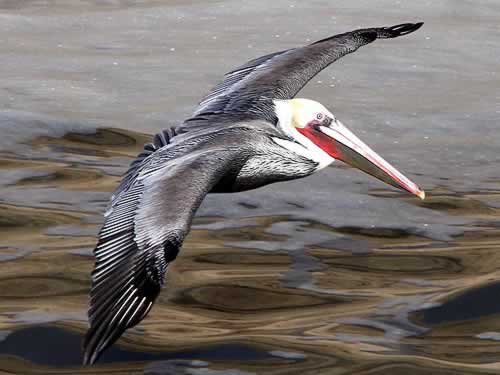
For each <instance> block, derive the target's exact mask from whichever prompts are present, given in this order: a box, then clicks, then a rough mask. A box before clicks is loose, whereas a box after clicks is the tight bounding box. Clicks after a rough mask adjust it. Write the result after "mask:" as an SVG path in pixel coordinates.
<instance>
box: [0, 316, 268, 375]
mask: <svg viewBox="0 0 500 375" xmlns="http://www.w3.org/2000/svg"><path fill="white" fill-rule="evenodd" d="M81 345H82V336H81V335H80V334H79V333H75V332H71V331H68V330H66V329H63V328H60V327H56V326H50V325H40V326H30V327H26V328H22V329H19V330H17V331H14V332H12V333H10V334H9V335H7V337H6V338H5V339H4V340H3V341H2V342H0V355H12V356H16V357H21V358H23V359H26V360H28V361H30V362H32V363H35V364H38V365H47V366H55V367H56V366H79V365H81V364H82V358H83V357H82V351H81ZM269 358H273V356H272V355H271V354H269V353H268V352H267V351H265V350H259V349H257V348H255V347H252V346H250V345H246V344H240V343H225V344H216V345H210V346H207V347H203V348H195V349H186V350H181V351H172V352H155V353H152V352H141V351H132V350H127V349H125V348H122V347H120V346H118V345H113V346H112V347H110V348H109V349H108V350H107V351H106V353H104V355H103V356H102V357H101V359H100V360H99V363H114V362H122V363H123V362H138V361H158V360H162V361H164V360H173V359H175V360H206V361H220V360H227V359H231V360H234V361H259V360H265V359H269Z"/></svg>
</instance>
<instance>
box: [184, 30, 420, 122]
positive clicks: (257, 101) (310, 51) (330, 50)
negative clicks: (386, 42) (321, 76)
mask: <svg viewBox="0 0 500 375" xmlns="http://www.w3.org/2000/svg"><path fill="white" fill-rule="evenodd" d="M421 26H422V23H415V24H412V23H406V24H401V25H395V26H391V27H379V28H368V29H360V30H354V31H350V32H348V33H344V34H338V35H334V36H332V37H329V38H326V39H322V40H319V41H317V42H314V43H312V44H310V45H307V46H304V47H299V48H294V49H289V50H285V51H280V52H275V53H271V54H269V55H265V56H262V57H259V58H257V59H254V60H251V61H249V62H248V63H246V64H244V65H242V66H241V67H239V68H237V69H235V70H233V71H231V72H229V73H227V74H226V75H225V76H224V79H223V80H222V82H220V83H219V84H217V85H216V86H215V87H214V88H213V89H212V90H211V92H209V93H208V94H207V95H206V96H205V97H204V98H203V99H202V100H201V102H200V103H199V106H198V108H197V109H196V111H195V113H194V115H195V116H198V115H205V114H207V113H208V114H213V113H218V114H220V113H224V114H228V113H229V114H231V113H237V114H238V116H242V113H249V114H250V115H249V117H252V118H256V114H257V115H260V116H257V117H258V118H260V119H265V120H270V119H269V116H268V114H267V113H266V111H267V110H268V109H269V105H270V103H269V101H272V100H273V99H291V98H293V97H294V96H295V95H296V94H297V93H298V92H299V91H300V89H302V87H304V85H305V84H306V83H307V82H309V80H310V79H312V78H313V77H314V76H315V75H316V74H318V73H319V72H320V71H321V70H323V69H324V68H326V67H327V66H328V65H330V64H331V63H333V62H335V61H336V60H338V59H339V58H341V57H343V56H345V55H347V54H349V53H352V52H354V51H356V50H357V49H358V48H359V47H361V46H363V45H366V44H368V43H371V42H373V41H374V40H376V39H385V38H396V37H398V36H402V35H406V34H409V33H411V32H413V31H415V30H417V29H418V28H420V27H421ZM266 98H267V101H266V100H263V99H266Z"/></svg>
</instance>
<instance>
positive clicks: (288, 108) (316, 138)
mask: <svg viewBox="0 0 500 375" xmlns="http://www.w3.org/2000/svg"><path fill="white" fill-rule="evenodd" d="M274 103H275V110H276V115H277V117H278V126H279V128H280V129H281V130H282V131H283V132H284V133H285V134H287V135H288V136H289V137H291V138H293V139H294V140H295V141H296V142H298V143H299V144H300V146H298V145H297V144H296V143H295V142H281V145H282V146H284V147H286V148H288V149H290V150H291V151H293V152H296V153H299V154H301V155H303V156H305V157H308V158H309V159H312V160H314V161H315V162H317V163H318V170H319V169H321V168H324V167H326V166H327V165H329V164H331V163H332V162H333V161H334V160H341V161H343V162H345V163H347V164H349V165H351V166H353V167H356V168H358V169H360V170H362V171H364V172H366V173H368V174H370V175H372V176H374V177H376V178H378V179H379V180H381V181H384V182H385V183H388V184H390V185H392V186H395V187H397V188H400V189H403V190H406V191H408V192H410V193H412V194H415V195H416V196H418V197H419V198H421V199H424V198H425V193H424V191H423V190H421V189H420V188H419V187H418V186H417V185H416V184H415V183H413V182H412V181H410V180H409V179H408V178H407V177H406V176H404V175H403V174H402V173H401V172H399V171H398V170H397V169H396V168H394V167H393V166H392V165H390V164H389V163H388V162H387V161H385V160H384V159H383V158H382V157H381V156H379V155H378V154H377V153H376V152H375V151H373V150H372V149H371V148H370V147H368V146H367V145H366V144H365V143H364V142H363V141H361V140H360V139H359V138H358V137H356V136H355V135H354V134H353V133H352V132H351V131H350V130H349V129H347V128H346V127H345V126H344V125H343V124H342V123H341V122H340V121H339V120H337V119H336V118H335V116H334V115H333V114H332V113H331V112H330V111H329V110H328V109H326V108H325V107H324V106H323V105H322V104H321V103H318V102H316V101H314V100H309V99H291V100H275V101H274Z"/></svg>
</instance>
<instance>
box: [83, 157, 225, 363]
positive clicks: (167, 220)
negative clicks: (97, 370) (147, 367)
mask: <svg viewBox="0 0 500 375" xmlns="http://www.w3.org/2000/svg"><path fill="white" fill-rule="evenodd" d="M231 160H232V157H231V155H230V151H229V150H227V149H216V150H214V149H207V150H201V151H198V152H193V153H190V154H187V155H184V156H179V157H175V158H168V157H167V158H165V156H164V155H162V152H159V153H155V155H152V156H151V157H150V158H148V159H147V160H144V162H143V165H141V167H140V168H139V169H138V170H137V173H136V174H135V176H132V177H130V176H129V177H130V179H131V181H129V183H128V185H126V186H124V187H122V189H124V190H122V191H121V192H120V194H119V195H118V196H117V198H116V199H115V201H114V203H113V206H112V208H111V210H110V211H108V215H107V217H106V220H105V223H104V226H103V227H102V229H101V231H100V233H99V241H98V243H97V246H96V248H95V250H94V253H95V256H96V266H95V269H94V271H93V273H92V290H91V300H90V309H89V312H88V315H89V322H90V328H89V330H88V332H87V335H86V337H85V341H84V363H87V364H91V363H94V362H95V361H96V360H97V358H98V357H99V355H100V354H101V353H102V351H103V350H104V349H106V348H107V347H108V346H110V345H111V344H112V343H113V342H114V341H116V340H117V339H118V338H119V337H120V336H121V334H122V333H123V332H124V331H125V330H126V329H127V328H130V327H132V326H134V325H136V324H137V323H139V322H140V321H141V320H142V319H143V318H144V317H145V316H146V314H147V313H148V312H149V310H150V309H151V306H152V305H153V303H154V301H155V299H156V297H157V296H158V293H159V292H160V289H161V287H162V285H163V283H164V280H165V274H166V271H167V267H168V263H169V262H171V261H172V260H174V259H175V257H176V256H177V253H178V252H179V249H180V247H181V245H182V242H183V240H184V237H185V236H186V234H187V233H188V231H189V228H190V225H191V221H192V217H193V215H194V212H195V211H196V210H197V209H198V207H199V205H200V203H201V201H202V200H203V199H204V197H205V195H206V194H207V192H208V191H209V190H210V189H211V188H212V187H213V186H214V185H215V184H216V183H217V182H218V181H219V179H220V178H221V177H223V175H224V172H225V171H226V170H227V169H228V167H229V163H231Z"/></svg>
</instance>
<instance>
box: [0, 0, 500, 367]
mask: <svg viewBox="0 0 500 375" xmlns="http://www.w3.org/2000/svg"><path fill="white" fill-rule="evenodd" d="M0 20H1V22H0V32H1V33H2V35H3V38H2V40H1V41H0V51H1V56H2V64H0V82H2V83H1V85H0V90H1V93H2V95H0V130H1V137H0V184H1V189H0V297H1V299H0V340H1V341H0V372H5V373H23V374H38V373H59V374H61V373H68V374H70V373H71V374H73V373H79V372H82V373H83V372H85V369H84V368H82V367H80V366H79V362H80V359H81V354H80V352H79V350H80V349H79V342H80V340H81V337H82V335H83V333H84V331H85V329H86V326H87V325H86V324H87V323H86V308H87V296H88V291H89V287H90V279H89V274H90V271H91V269H92V266H93V258H92V257H91V251H92V248H93V246H94V244H95V240H96V233H97V231H98V230H99V227H100V225H101V223H102V213H103V212H104V210H105V208H106V206H107V203H108V198H109V196H110V193H111V191H112V190H113V188H114V187H115V186H116V184H117V183H118V181H119V179H120V175H121V174H122V173H123V172H124V171H125V169H126V167H127V165H128V164H129V163H130V161H131V160H132V158H133V156H135V155H136V154H137V152H138V151H139V150H140V148H141V146H142V144H143V143H144V142H147V141H148V140H149V138H150V134H152V133H154V132H155V131H157V130H159V129H161V128H164V127H168V126H172V125H175V124H176V123H178V122H180V121H182V119H183V118H185V117H187V116H189V114H190V113H191V112H192V111H193V109H194V106H195V103H196V102H197V101H198V100H199V98H200V97H201V96H202V95H203V93H204V92H205V91H207V90H208V89H209V88H210V87H211V86H212V85H213V84H214V83H215V82H216V81H217V80H218V79H219V78H220V77H221V75H222V74H223V73H224V72H226V71H229V70H231V69H232V68H234V67H235V66H238V65H239V64H241V63H243V62H245V61H246V60H248V59H251V58H254V57H256V56H260V55H262V54H265V53H270V52H273V51H276V50H282V49H286V48H290V47H293V46H295V45H297V44H299V45H300V44H303V43H308V42H311V41H313V40H316V39H321V38H324V37H326V36H329V35H332V34H335V33H340V32H344V31H347V30H350V29H353V28H357V27H368V26H383V25H392V24H398V23H401V22H411V21H420V20H422V21H425V26H424V27H423V28H422V29H421V30H419V31H418V32H417V33H415V34H412V35H411V36H408V37H405V38H399V39H397V40H389V41H378V42H377V43H375V44H373V45H370V46H366V47H363V48H362V49H360V50H359V51H358V52H357V53H356V54H353V55H350V56H347V57H345V58H344V59H342V60H341V61H339V62H337V63H336V64H334V65H333V66H332V67H331V68H330V69H328V70H326V71H324V72H322V73H321V74H320V75H318V76H317V77H316V78H315V79H314V80H312V81H311V83H310V84H309V85H308V86H307V87H306V88H305V89H304V90H303V91H302V92H301V93H300V96H302V97H307V98H312V99H316V100H318V101H320V102H322V103H323V104H325V105H326V106H327V107H328V108H329V109H331V110H332V112H333V113H335V115H336V116H337V117H338V118H339V119H341V120H342V121H343V122H344V123H345V124H346V125H347V126H349V127H350V128H352V129H353V131H354V132H355V133H357V134H358V135H359V136H360V138H362V139H364V140H365V141H366V142H367V143H369V144H370V145H371V146H373V148H374V149H375V150H377V151H378V152H379V153H380V154H382V155H383V156H384V157H386V158H387V159H388V160H390V161H391V162H393V163H394V164H395V165H396V166H397V167H398V168H400V169H401V170H402V171H404V172H406V173H407V174H408V175H409V176H410V177H411V178H412V179H414V180H415V181H417V182H418V183H419V185H421V186H422V187H423V188H425V190H426V191H427V193H428V199H427V200H426V201H423V202H421V201H419V200H418V199H417V198H413V197H410V196H408V195H406V194H405V193H401V192H399V191H396V190H393V189H392V188H390V187H387V186H385V185H383V184H382V183H380V182H378V181H376V180H374V179H372V178H370V177H369V176H365V175H362V174H361V173H359V172H357V171H354V170H352V169H350V168H348V167H346V166H344V165H341V164H340V163H335V164H334V165H332V166H331V167H330V168H327V169H326V170H324V171H322V172H321V173H318V174H317V175H315V176H312V177H309V178H307V179H304V180H298V181H294V182H287V183H279V184H275V185H270V186H267V187H265V188H261V189H259V190H256V191H251V192H246V193H238V194H232V195H214V196H209V197H208V198H207V199H206V200H205V202H204V203H203V205H202V207H201V208H200V210H199V213H198V216H197V218H196V219H195V225H194V228H193V230H192V232H191V234H190V235H189V237H188V239H187V241H186V242H185V245H184V247H183V250H182V253H181V255H180V256H179V258H178V259H177V260H176V261H175V263H174V264H173V266H172V268H171V272H170V275H169V279H168V283H167V287H166V288H165V289H164V291H163V293H162V295H161V296H160V298H159V300H158V302H157V304H156V306H155V308H154V309H153V311H152V312H151V314H150V315H149V317H148V318H147V319H146V320H145V321H144V322H143V323H142V324H140V325H139V326H137V327H135V328H134V329H131V330H129V331H128V333H127V334H126V335H124V337H123V338H122V339H121V340H120V341H119V342H118V343H117V344H116V345H115V346H114V347H113V348H112V349H111V350H109V351H108V352H107V353H106V354H105V355H104V356H103V358H102V361H101V363H100V364H99V365H98V366H97V367H96V370H95V371H96V372H97V371H99V372H100V373H114V374H130V373H147V374H215V375H231V374H232V375H248V374H347V373H349V374H351V373H359V374H387V373H391V374H429V373H432V374H456V373H471V374H484V373H498V372H500V370H499V368H500V354H499V353H500V302H499V300H498V290H499V285H498V275H499V271H498V270H499V269H500V257H499V256H498V252H499V250H500V248H499V247H500V245H499V238H500V225H499V224H500V220H499V210H500V174H499V171H500V156H499V155H500V154H499V153H498V150H499V147H500V137H498V130H497V128H498V123H499V117H500V105H499V102H500V94H499V92H498V87H499V80H498V76H499V75H500V55H499V54H498V50H499V47H500V32H499V31H500V29H499V28H498V23H499V21H500V5H499V4H498V3H497V2H495V1H480V2H469V1H462V2H449V1H438V2H410V1H385V0H384V1H380V2H378V3H377V7H374V6H373V4H372V2H369V1H364V0H356V1H337V2H335V3H331V2H325V1H312V2H293V1H282V0H277V1H273V2H268V1H252V2H245V3H241V2H238V3H236V2H230V1H170V2H161V1H157V2H156V1H149V2H141V1H80V2H64V1H56V2H45V1H23V2H17V1H2V2H0Z"/></svg>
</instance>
